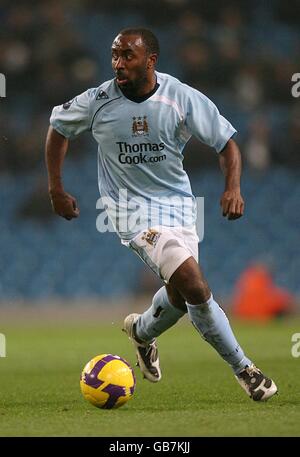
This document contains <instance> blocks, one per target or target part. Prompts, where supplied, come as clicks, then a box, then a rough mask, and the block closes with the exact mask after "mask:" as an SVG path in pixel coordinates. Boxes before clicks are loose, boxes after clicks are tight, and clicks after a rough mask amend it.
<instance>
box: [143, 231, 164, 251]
mask: <svg viewBox="0 0 300 457" xmlns="http://www.w3.org/2000/svg"><path fill="white" fill-rule="evenodd" d="M160 235H161V234H160V233H159V232H158V231H157V230H154V229H151V228H150V229H148V230H147V232H143V236H142V240H145V241H147V243H148V244H150V245H151V246H153V247H155V246H156V243H157V242H158V239H159V237H160Z"/></svg>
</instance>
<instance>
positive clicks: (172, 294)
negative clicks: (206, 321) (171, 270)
mask: <svg viewBox="0 0 300 457" xmlns="http://www.w3.org/2000/svg"><path fill="white" fill-rule="evenodd" d="M167 292H168V298H169V301H170V303H171V304H172V306H174V307H175V308H178V309H180V310H181V311H185V312H187V307H186V304H185V299H184V298H183V297H182V295H180V294H179V292H177V291H176V290H173V289H172V288H168V289H167Z"/></svg>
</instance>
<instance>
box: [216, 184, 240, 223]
mask: <svg viewBox="0 0 300 457" xmlns="http://www.w3.org/2000/svg"><path fill="white" fill-rule="evenodd" d="M220 205H221V208H222V211H223V216H224V217H227V218H228V220H234V219H238V218H239V217H241V216H242V215H243V214H244V200H243V197H242V196H241V192H240V191H239V190H225V192H224V193H223V195H222V197H221V200H220Z"/></svg>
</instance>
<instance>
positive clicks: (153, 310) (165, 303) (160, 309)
mask: <svg viewBox="0 0 300 457" xmlns="http://www.w3.org/2000/svg"><path fill="white" fill-rule="evenodd" d="M184 314H185V312H184V311H181V310H180V309H178V308H175V306H173V305H171V303H170V301H169V298H168V294H167V290H166V288H165V287H164V286H163V287H161V289H159V290H158V291H157V292H156V294H155V295H154V297H153V300H152V305H151V306H150V308H148V309H147V310H146V311H145V312H144V313H143V314H141V316H140V317H139V319H138V321H137V323H136V328H135V330H136V336H137V337H138V338H139V339H141V340H142V341H147V342H151V341H153V339H154V338H156V337H157V336H159V335H160V334H161V333H163V332H164V331H165V330H167V329H168V328H170V327H172V325H174V324H176V322H177V321H178V319H180V318H181V317H182V316H183V315H184Z"/></svg>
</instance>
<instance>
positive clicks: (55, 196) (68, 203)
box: [49, 191, 79, 221]
mask: <svg viewBox="0 0 300 457" xmlns="http://www.w3.org/2000/svg"><path fill="white" fill-rule="evenodd" d="M49 195H50V200H51V205H52V208H53V210H54V212H55V213H56V214H58V215H59V216H61V217H64V218H65V219H67V220H68V221H70V220H71V219H73V218H74V217H78V216H79V208H78V206H77V202H76V199H75V198H74V197H72V195H70V194H68V193H67V192H64V191H55V192H54V191H50V192H49Z"/></svg>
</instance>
